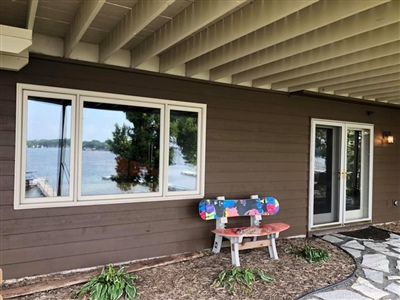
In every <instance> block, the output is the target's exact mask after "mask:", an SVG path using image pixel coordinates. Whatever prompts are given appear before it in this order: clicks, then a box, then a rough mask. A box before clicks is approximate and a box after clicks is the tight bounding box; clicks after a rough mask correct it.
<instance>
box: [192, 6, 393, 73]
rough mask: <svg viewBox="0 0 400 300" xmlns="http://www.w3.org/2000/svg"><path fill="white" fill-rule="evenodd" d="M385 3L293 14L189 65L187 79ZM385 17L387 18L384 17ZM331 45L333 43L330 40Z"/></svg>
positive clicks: (314, 7)
mask: <svg viewBox="0 0 400 300" xmlns="http://www.w3.org/2000/svg"><path fill="white" fill-rule="evenodd" d="M385 2H387V1H386V0H384V1H348V2H346V5H338V3H337V2H336V1H320V2H318V3H315V4H314V5H311V6H309V7H306V8H305V9H303V10H301V11H299V12H298V13H296V14H292V15H290V16H288V17H287V18H285V19H282V20H279V21H277V22H275V23H274V24H271V25H268V26H266V27H264V28H262V29H259V30H257V31H255V32H253V33H251V34H249V35H247V36H245V37H242V38H240V39H237V40H235V41H233V42H232V43H230V44H227V45H225V46H223V47H220V48H218V49H215V50H213V51H211V52H209V53H207V54H205V55H203V56H201V57H198V58H196V59H194V60H192V61H190V62H188V63H187V71H186V72H187V76H193V75H195V74H197V73H200V72H202V71H204V70H207V69H212V68H215V67H217V66H220V65H222V64H225V63H228V62H230V61H234V60H236V59H239V58H241V57H243V56H245V55H249V54H252V53H255V52H257V51H260V50H262V49H265V48H268V47H271V46H273V45H276V44H278V43H281V42H283V41H286V40H289V39H292V38H295V37H297V36H299V35H302V34H305V33H307V32H310V31H312V30H315V29H317V28H320V27H323V26H326V25H328V24H331V23H333V22H336V21H338V20H341V19H343V18H345V17H348V16H351V15H354V14H356V13H360V12H361V11H364V10H367V9H369V8H371V7H374V6H377V5H381V4H382V3H385ZM374 15H375V14H374ZM382 17H384V18H386V16H385V15H383V16H382ZM384 18H383V19H384ZM376 20H377V18H376V16H375V19H374V23H385V22H386V21H383V20H382V21H376ZM333 33H334V32H333V31H329V32H328V36H330V35H332V34H333ZM320 37H322V35H321V36H320ZM330 42H332V39H330ZM231 74H232V73H231ZM229 75H230V74H229ZM221 77H223V76H221Z"/></svg>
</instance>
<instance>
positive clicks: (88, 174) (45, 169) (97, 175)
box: [26, 148, 196, 198]
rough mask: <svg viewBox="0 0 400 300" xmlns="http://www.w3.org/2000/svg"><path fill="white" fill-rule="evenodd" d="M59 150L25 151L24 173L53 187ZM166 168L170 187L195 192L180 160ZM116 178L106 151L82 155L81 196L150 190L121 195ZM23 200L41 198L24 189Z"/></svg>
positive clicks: (112, 158) (139, 187)
mask: <svg viewBox="0 0 400 300" xmlns="http://www.w3.org/2000/svg"><path fill="white" fill-rule="evenodd" d="M58 155H59V149H58V148H28V149H27V168H26V171H33V172H35V173H36V175H37V177H45V178H46V179H47V180H48V183H49V184H50V185H51V186H52V187H55V186H56V178H57V172H58V171H57V164H58ZM177 160H178V161H176V162H177V164H175V165H173V166H170V167H169V172H170V177H169V179H170V183H172V184H174V185H176V186H183V187H185V189H192V190H193V189H195V185H196V177H193V176H187V175H184V174H182V171H187V170H188V166H187V165H185V164H184V161H183V160H182V159H177ZM66 164H67V165H68V164H69V148H67V150H66ZM68 168H69V167H68ZM112 175H116V172H115V154H114V153H112V152H109V151H82V195H88V196H89V195H112V194H114V195H115V194H125V193H148V192H149V188H148V187H147V186H144V185H140V184H138V185H136V186H135V187H133V188H132V189H131V191H128V192H126V191H121V189H120V188H119V187H118V186H117V184H116V182H114V181H112V180H111V179H110V176H112ZM26 197H27V198H32V197H43V195H41V193H40V190H39V189H38V188H37V187H31V188H29V187H27V189H26Z"/></svg>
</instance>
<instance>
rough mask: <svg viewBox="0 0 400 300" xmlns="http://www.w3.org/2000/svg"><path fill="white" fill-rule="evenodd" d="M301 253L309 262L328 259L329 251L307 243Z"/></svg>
mask: <svg viewBox="0 0 400 300" xmlns="http://www.w3.org/2000/svg"><path fill="white" fill-rule="evenodd" d="M302 254H303V255H304V257H305V259H306V260H307V261H308V262H310V263H314V262H317V263H318V262H325V261H328V260H329V253H328V250H326V249H318V248H314V247H311V246H308V245H307V246H305V247H304V249H303V251H302Z"/></svg>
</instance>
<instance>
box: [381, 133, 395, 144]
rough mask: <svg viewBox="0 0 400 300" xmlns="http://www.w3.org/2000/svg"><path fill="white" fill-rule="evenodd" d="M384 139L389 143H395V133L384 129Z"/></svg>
mask: <svg viewBox="0 0 400 300" xmlns="http://www.w3.org/2000/svg"><path fill="white" fill-rule="evenodd" d="M383 141H384V142H386V143H388V144H393V143H394V138H393V135H392V133H391V132H390V131H384V132H383Z"/></svg>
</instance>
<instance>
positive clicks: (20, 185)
mask: <svg viewBox="0 0 400 300" xmlns="http://www.w3.org/2000/svg"><path fill="white" fill-rule="evenodd" d="M28 95H29V96H31V95H36V96H44V97H49V98H63V99H71V100H72V106H71V111H72V112H71V127H72V128H71V158H73V159H71V181H70V182H71V186H70V189H71V193H70V196H68V197H53V198H48V197H46V198H32V199H26V198H25V189H24V187H25V180H24V178H25V175H24V174H25V171H26V170H25V168H26V166H25V161H26V160H25V157H24V154H25V153H26V132H27V128H26V123H27V122H26V118H27V111H26V110H27V108H26V101H27V97H28ZM99 100H101V102H104V103H115V101H118V103H120V104H123V105H135V106H144V107H155V108H160V112H161V115H160V154H161V155H160V175H161V176H160V178H159V180H160V182H159V186H160V191H159V192H156V193H148V194H121V195H100V196H80V192H81V183H80V181H81V180H80V177H81V175H80V174H79V171H80V166H79V165H80V164H81V159H82V158H81V154H82V152H81V150H80V149H79V147H80V146H79V145H81V143H82V126H83V125H82V122H81V119H82V112H83V102H84V101H95V102H99ZM170 110H178V111H179V110H180V111H193V112H198V122H199V126H198V141H197V146H198V148H197V149H198V153H199V155H198V158H197V185H196V186H197V189H196V190H195V191H174V192H172V191H168V156H169V153H168V152H169V151H168V149H169V112H170ZM206 112H207V105H206V104H202V103H193V102H180V101H175V100H167V99H157V98H147V97H139V96H130V95H121V94H112V93H102V92H94V91H86V90H77V89H67V88H59V87H50V86H41V85H31V84H21V83H18V84H17V99H16V135H15V136H16V140H15V179H14V186H15V189H14V190H15V192H14V209H32V208H50V207H71V206H87V205H105V204H120V203H138V202H150V201H168V200H184V199H201V198H203V197H204V189H205V149H206V146H205V143H206V136H205V134H206V119H207V116H206ZM75 133H77V134H76V135H75Z"/></svg>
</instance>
